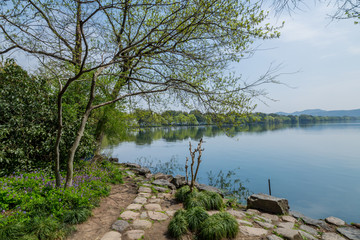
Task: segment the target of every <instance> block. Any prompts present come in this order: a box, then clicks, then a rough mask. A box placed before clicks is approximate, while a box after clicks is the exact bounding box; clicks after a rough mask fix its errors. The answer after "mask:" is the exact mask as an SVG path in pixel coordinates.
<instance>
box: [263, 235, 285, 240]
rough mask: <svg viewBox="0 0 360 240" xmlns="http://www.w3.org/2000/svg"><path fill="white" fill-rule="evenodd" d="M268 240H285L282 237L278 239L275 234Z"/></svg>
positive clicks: (268, 237)
mask: <svg viewBox="0 0 360 240" xmlns="http://www.w3.org/2000/svg"><path fill="white" fill-rule="evenodd" d="M266 238H267V240H283V239H282V238H281V237H278V236H276V235H274V234H272V235H269V236H267V237H266Z"/></svg>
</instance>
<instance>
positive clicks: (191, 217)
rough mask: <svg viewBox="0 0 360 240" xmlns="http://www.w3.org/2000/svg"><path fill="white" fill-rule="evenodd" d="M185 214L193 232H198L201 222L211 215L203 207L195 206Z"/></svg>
mask: <svg viewBox="0 0 360 240" xmlns="http://www.w3.org/2000/svg"><path fill="white" fill-rule="evenodd" d="M185 216H186V220H187V222H188V225H189V229H190V230H191V231H192V232H197V231H198V230H199V228H200V224H201V223H202V222H204V221H205V220H206V219H207V218H208V217H209V214H208V213H207V212H206V211H205V209H204V208H202V207H194V208H190V209H188V210H186V214H185Z"/></svg>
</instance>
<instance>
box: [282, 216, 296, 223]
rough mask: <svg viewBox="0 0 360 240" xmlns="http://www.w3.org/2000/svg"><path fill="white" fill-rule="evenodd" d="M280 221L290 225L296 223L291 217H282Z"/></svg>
mask: <svg viewBox="0 0 360 240" xmlns="http://www.w3.org/2000/svg"><path fill="white" fill-rule="evenodd" d="M281 219H282V220H283V221H285V222H292V223H295V222H296V219H295V218H294V217H292V216H282V217H281Z"/></svg>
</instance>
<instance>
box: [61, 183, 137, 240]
mask: <svg viewBox="0 0 360 240" xmlns="http://www.w3.org/2000/svg"><path fill="white" fill-rule="evenodd" d="M124 180H125V184H118V185H113V186H112V188H111V192H110V195H109V196H108V197H106V198H103V199H102V200H101V202H100V206H99V207H97V208H95V209H94V210H93V211H92V213H93V216H92V217H90V218H89V219H88V220H87V221H86V222H84V223H82V224H79V225H76V229H77V231H76V232H75V233H74V234H72V235H71V236H70V237H68V240H99V239H101V238H102V236H103V235H104V234H105V233H106V232H108V231H110V229H111V225H112V224H113V223H114V222H115V221H116V220H117V219H118V217H119V215H120V213H121V212H122V211H123V210H124V209H125V208H126V207H127V206H128V205H129V204H131V202H132V201H133V200H134V198H135V197H136V193H137V186H136V184H135V183H134V182H133V180H131V179H130V178H126V179H124Z"/></svg>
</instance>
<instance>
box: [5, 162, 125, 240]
mask: <svg viewBox="0 0 360 240" xmlns="http://www.w3.org/2000/svg"><path fill="white" fill-rule="evenodd" d="M112 177H116V179H117V180H118V181H117V182H122V174H121V171H119V169H118V168H117V167H115V166H114V165H112V164H111V163H109V162H94V163H90V162H80V163H79V166H78V168H77V170H76V172H75V178H74V186H73V187H72V188H67V189H62V188H56V187H55V180H54V178H53V177H51V174H49V172H46V171H43V170H39V171H37V170H36V171H33V172H30V173H21V174H19V173H13V174H11V175H9V176H6V177H1V178H0V186H1V188H0V212H1V213H0V239H17V238H20V237H22V238H23V239H27V238H28V239H32V238H33V239H39V240H41V239H63V238H64V237H65V236H66V234H67V233H68V232H69V230H71V228H69V227H68V225H67V224H76V223H80V222H83V221H85V220H86V219H87V218H88V217H89V216H90V215H91V209H92V208H93V207H95V206H97V205H98V203H99V199H100V197H102V196H106V195H108V194H109V191H110V187H109V185H108V183H109V182H111V181H110V180H111V179H110V178H112ZM63 182H64V179H63V178H62V183H63ZM5 236H6V237H5Z"/></svg>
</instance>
